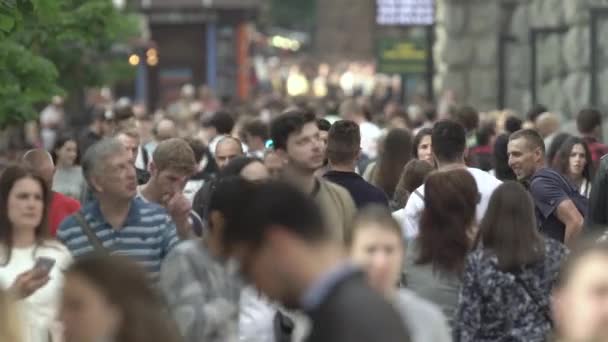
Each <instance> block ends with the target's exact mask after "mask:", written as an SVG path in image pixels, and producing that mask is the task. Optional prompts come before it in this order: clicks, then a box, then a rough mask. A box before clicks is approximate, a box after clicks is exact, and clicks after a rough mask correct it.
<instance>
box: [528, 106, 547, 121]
mask: <svg viewBox="0 0 608 342" xmlns="http://www.w3.org/2000/svg"><path fill="white" fill-rule="evenodd" d="M548 110H549V109H547V106H545V105H542V104H537V105H534V106H532V108H530V110H529V111H528V113H527V114H526V118H527V119H528V121H529V122H531V123H532V124H535V123H536V119H538V117H539V116H540V115H541V114H542V113H546V112H547V111H548Z"/></svg>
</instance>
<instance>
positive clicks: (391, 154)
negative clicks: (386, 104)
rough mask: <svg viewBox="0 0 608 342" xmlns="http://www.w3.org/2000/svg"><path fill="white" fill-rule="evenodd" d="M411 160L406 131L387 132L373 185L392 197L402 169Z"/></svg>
mask: <svg viewBox="0 0 608 342" xmlns="http://www.w3.org/2000/svg"><path fill="white" fill-rule="evenodd" d="M411 159H412V136H411V134H410V132H409V131H408V130H405V129H393V130H390V131H389V132H388V134H387V135H386V138H384V141H383V142H382V146H381V147H380V156H379V161H378V166H377V171H376V176H375V179H374V182H373V183H374V184H376V185H377V186H378V187H379V188H381V189H382V190H384V192H385V193H386V195H387V196H389V197H392V196H393V193H394V192H395V188H396V187H397V183H398V182H399V176H400V175H401V172H402V171H403V167H404V166H405V164H407V162H408V161H410V160H411Z"/></svg>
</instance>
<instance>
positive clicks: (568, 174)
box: [554, 137, 594, 198]
mask: <svg viewBox="0 0 608 342" xmlns="http://www.w3.org/2000/svg"><path fill="white" fill-rule="evenodd" d="M554 168H555V169H556V170H557V171H558V172H559V173H560V174H561V175H562V176H564V177H565V178H566V179H568V180H569V181H570V182H572V184H574V186H575V187H576V188H577V189H578V191H579V193H580V194H581V195H583V196H585V197H586V198H589V195H590V193H591V182H592V181H593V175H594V170H593V160H592V158H591V151H590V150H589V147H587V144H585V142H584V141H583V139H581V138H578V137H571V138H569V139H568V140H566V141H565V142H564V143H563V144H562V146H561V147H560V149H559V151H558V153H557V158H556V160H555V163H554Z"/></svg>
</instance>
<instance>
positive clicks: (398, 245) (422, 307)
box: [348, 206, 452, 342]
mask: <svg viewBox="0 0 608 342" xmlns="http://www.w3.org/2000/svg"><path fill="white" fill-rule="evenodd" d="M348 246H349V251H350V257H351V259H352V260H353V261H354V262H355V263H357V264H360V265H361V266H362V267H363V268H364V269H365V270H366V272H367V276H368V279H369V282H370V284H371V285H372V287H373V288H374V289H376V290H377V291H378V292H380V293H381V294H383V295H384V296H385V297H386V299H388V300H389V301H390V302H392V303H393V304H394V305H395V306H396V307H397V309H398V310H399V312H400V313H401V315H402V317H403V321H404V323H405V325H406V327H407V328H408V329H409V331H410V332H411V340H412V341H414V342H451V340H452V338H451V336H450V329H449V327H448V324H447V320H446V318H445V316H444V315H443V313H442V312H441V310H440V309H439V308H438V307H437V306H435V305H434V304H431V303H430V302H428V301H426V300H424V299H422V298H420V297H418V296H417V295H415V294H414V293H413V292H411V291H410V290H407V289H403V288H401V289H397V283H398V282H399V278H400V276H401V270H402V269H403V268H402V266H403V258H404V254H405V248H404V244H403V233H402V232H401V227H400V226H399V223H397V222H396V221H395V220H394V219H393V218H392V217H391V214H390V212H389V211H388V210H387V209H386V208H384V207H381V206H370V207H367V208H365V209H363V210H361V211H360V212H359V213H358V214H357V216H356V218H355V224H354V227H353V232H352V236H351V237H350V238H349V243H348Z"/></svg>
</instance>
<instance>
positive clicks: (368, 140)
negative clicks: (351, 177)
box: [359, 121, 382, 159]
mask: <svg viewBox="0 0 608 342" xmlns="http://www.w3.org/2000/svg"><path fill="white" fill-rule="evenodd" d="M359 131H360V132H361V151H363V153H365V155H367V156H368V157H369V158H370V159H374V158H376V156H377V155H378V139H380V136H381V135H382V130H381V129H380V128H378V126H376V125H374V124H373V123H371V122H368V121H366V122H363V123H361V124H360V125H359Z"/></svg>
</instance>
